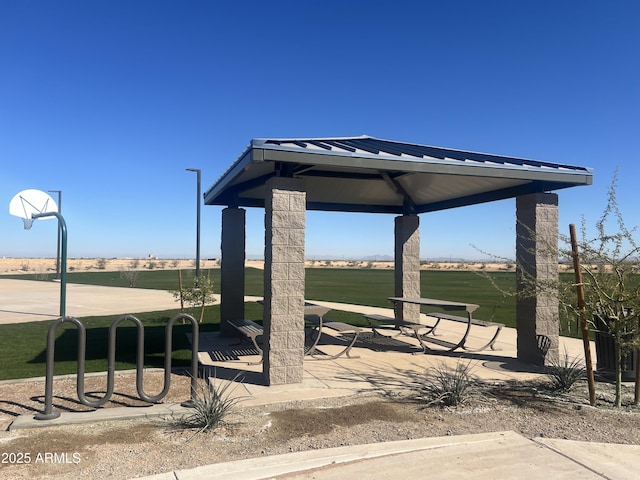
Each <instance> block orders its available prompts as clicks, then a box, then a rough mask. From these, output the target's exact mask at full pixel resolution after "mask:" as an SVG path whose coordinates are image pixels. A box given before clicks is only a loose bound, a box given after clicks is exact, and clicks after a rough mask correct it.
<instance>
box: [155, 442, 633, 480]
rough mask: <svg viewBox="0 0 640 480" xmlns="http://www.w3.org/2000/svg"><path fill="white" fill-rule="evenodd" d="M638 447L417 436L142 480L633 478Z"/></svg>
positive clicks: (265, 458) (248, 460)
mask: <svg viewBox="0 0 640 480" xmlns="http://www.w3.org/2000/svg"><path fill="white" fill-rule="evenodd" d="M638 454H640V446H636V445H611V444H594V443H584V442H572V441H569V440H550V439H534V440H529V439H526V438H524V437H523V436H521V435H518V434H517V433H514V432H494V433H483V434H477V435H458V436H451V437H436V438H421V439H417V440H404V441H397V442H386V443H376V444H368V445H354V446H349V447H340V448H330V449H324V450H311V451H306V452H297V453H290V454H285V455H274V456H270V457H260V458H252V459H247V460H240V461H236V462H229V463H221V464H213V465H206V466H202V467H198V468H193V469H190V470H178V471H174V472H167V473H164V474H159V475H152V476H149V477H143V478H144V480H203V479H209V480H217V479H220V480H223V479H224V480H226V479H229V478H232V479H234V480H257V479H268V478H286V479H287V480H302V479H314V480H342V479H345V478H353V479H361V478H362V479H365V478H366V479H374V480H377V479H392V478H398V477H401V478H416V479H419V478H429V479H439V480H442V479H451V480H460V479H465V478H474V479H479V480H495V479H519V478H526V479H527V480H555V479H566V480H578V479H600V480H601V479H609V480H613V479H616V480H635V479H637V478H638V466H637V461H636V459H637V456H638Z"/></svg>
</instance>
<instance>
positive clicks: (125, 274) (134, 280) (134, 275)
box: [120, 268, 140, 288]
mask: <svg viewBox="0 0 640 480" xmlns="http://www.w3.org/2000/svg"><path fill="white" fill-rule="evenodd" d="M139 277H140V270H132V269H130V268H127V269H121V270H120V278H123V279H125V280H126V281H127V283H128V284H129V287H131V288H135V286H136V285H137V284H138V278H139Z"/></svg>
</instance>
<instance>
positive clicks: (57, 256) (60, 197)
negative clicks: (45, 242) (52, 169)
mask: <svg viewBox="0 0 640 480" xmlns="http://www.w3.org/2000/svg"><path fill="white" fill-rule="evenodd" d="M49 192H51V193H57V194H58V213H62V190H49ZM61 237H62V230H61V229H60V227H58V248H57V250H56V278H57V279H58V280H60V241H61Z"/></svg>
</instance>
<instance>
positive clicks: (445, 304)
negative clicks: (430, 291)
mask: <svg viewBox="0 0 640 480" xmlns="http://www.w3.org/2000/svg"><path fill="white" fill-rule="evenodd" d="M389 300H390V301H391V302H393V303H394V304H396V303H411V304H414V305H420V306H427V307H433V308H439V309H440V310H444V311H445V312H450V311H453V312H456V311H457V312H464V313H465V314H466V316H465V317H461V316H456V315H451V314H448V313H440V312H431V313H427V314H426V315H427V316H428V317H431V318H433V319H435V323H434V324H433V325H428V324H424V323H417V322H409V321H405V320H398V319H396V318H394V317H387V316H382V315H375V314H372V315H365V318H366V319H367V321H368V322H369V324H370V326H371V328H372V329H373V331H374V332H376V329H377V328H380V326H376V325H374V324H373V323H372V322H373V321H375V322H380V323H387V324H391V326H392V327H393V328H395V329H397V330H399V331H400V333H406V332H407V331H410V332H413V336H415V337H416V338H417V339H418V341H419V342H420V346H421V347H422V351H423V353H430V352H438V351H443V349H444V351H454V350H457V349H459V348H460V349H464V350H469V351H479V350H486V349H487V348H489V347H490V348H491V349H493V348H494V343H495V341H496V339H497V338H498V335H499V334H500V331H501V330H502V327H503V326H504V325H503V324H501V323H496V322H488V321H484V320H479V319H475V318H473V312H474V311H475V310H476V309H477V308H478V307H479V305H476V304H475V303H463V302H452V301H449V300H438V299H434V298H419V297H389ZM441 320H450V321H454V322H461V323H465V324H466V328H465V331H464V334H463V335H462V338H461V339H460V340H459V341H457V342H450V341H447V340H443V339H440V338H436V337H434V336H433V334H435V330H436V327H437V326H438V324H439V323H440V321H441ZM472 325H476V326H481V327H496V331H495V333H494V335H493V336H492V338H491V339H490V340H489V342H488V343H487V344H485V345H483V346H482V347H480V348H476V349H470V348H468V347H466V346H465V344H466V341H467V338H468V336H469V332H470V331H471V326H472ZM429 343H431V344H435V345H438V346H440V347H442V348H440V349H434V348H432V347H430V346H429V345H428V344H429Z"/></svg>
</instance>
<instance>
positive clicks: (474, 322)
mask: <svg viewBox="0 0 640 480" xmlns="http://www.w3.org/2000/svg"><path fill="white" fill-rule="evenodd" d="M426 315H427V316H428V317H433V318H436V319H437V321H438V322H439V321H440V320H450V321H452V322H460V323H469V322H471V325H476V326H478V327H496V331H495V333H494V334H493V337H491V340H489V342H487V343H486V344H485V345H483V346H482V347H480V348H474V349H470V348H467V347H465V345H464V343H463V344H462V345H461V347H462V348H464V349H465V350H468V351H470V352H478V351H480V350H486V349H487V348H491V350H495V347H494V344H495V343H496V340H497V339H498V335H500V332H501V331H502V327H504V324H503V323H497V322H488V321H486V320H480V319H477V318H471V319H469V318H465V317H458V316H456V315H449V314H448V313H439V312H431V313H427V314H426ZM436 325H437V323H436ZM434 329H435V326H434ZM433 340H438V341H440V339H433V338H429V339H428V341H433ZM432 343H439V342H432Z"/></svg>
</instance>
